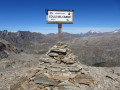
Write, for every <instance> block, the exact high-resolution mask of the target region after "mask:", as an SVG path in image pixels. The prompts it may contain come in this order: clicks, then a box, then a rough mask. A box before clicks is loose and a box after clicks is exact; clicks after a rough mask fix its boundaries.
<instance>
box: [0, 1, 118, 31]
mask: <svg viewBox="0 0 120 90" xmlns="http://www.w3.org/2000/svg"><path fill="white" fill-rule="evenodd" d="M45 9H66V10H70V9H71V10H75V11H74V23H73V24H63V28H62V31H63V32H70V33H81V32H83V33H85V32H87V31H89V30H96V31H101V32H109V31H113V30H115V29H120V0H0V30H4V29H7V30H9V31H18V30H23V31H24V30H27V31H28V30H29V31H32V32H41V33H57V31H58V26H57V24H46V14H45Z"/></svg>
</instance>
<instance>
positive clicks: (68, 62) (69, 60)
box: [62, 57, 74, 64]
mask: <svg viewBox="0 0 120 90" xmlns="http://www.w3.org/2000/svg"><path fill="white" fill-rule="evenodd" d="M62 61H63V62H64V63H66V64H73V63H74V61H73V60H72V59H69V58H67V57H65V58H64V59H62Z"/></svg>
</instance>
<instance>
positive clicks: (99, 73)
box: [0, 43, 120, 90]
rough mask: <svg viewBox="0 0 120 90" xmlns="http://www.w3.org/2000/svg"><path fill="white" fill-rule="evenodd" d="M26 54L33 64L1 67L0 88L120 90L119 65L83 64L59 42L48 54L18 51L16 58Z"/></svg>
mask: <svg viewBox="0 0 120 90" xmlns="http://www.w3.org/2000/svg"><path fill="white" fill-rule="evenodd" d="M14 56H16V55H14ZM25 57H28V58H27V59H28V62H31V64H29V65H31V66H32V67H31V66H29V67H24V68H17V69H14V70H6V71H1V72H0V82H1V83H0V90H120V68H119V67H114V68H107V67H106V68H105V67H104V68H103V67H91V66H86V65H83V64H81V63H80V62H79V60H78V58H77V57H76V56H75V55H74V54H73V53H72V51H71V50H70V49H69V48H68V47H67V46H66V45H63V44H62V43H58V44H57V45H55V46H53V47H52V48H51V49H50V50H49V51H48V52H47V55H41V56H34V55H32V54H31V55H27V54H25V53H21V54H19V55H17V56H16V59H17V58H18V59H20V58H25ZM35 57H36V59H35ZM38 57H39V59H38ZM10 58H12V56H11V57H10V56H9V59H10ZM14 59H15V58H14ZM33 59H35V61H34V60H33ZM22 60H24V59H22ZM34 62H37V63H34ZM33 63H34V64H33ZM22 64H26V62H25V63H22ZM32 64H33V65H32ZM1 65H3V64H1ZM15 65H16V66H14V67H17V66H19V64H18V65H17V64H15Z"/></svg>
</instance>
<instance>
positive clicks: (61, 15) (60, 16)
mask: <svg viewBox="0 0 120 90" xmlns="http://www.w3.org/2000/svg"><path fill="white" fill-rule="evenodd" d="M45 11H46V19H47V24H58V41H61V32H62V24H73V12H74V10H55V9H46V10H45Z"/></svg>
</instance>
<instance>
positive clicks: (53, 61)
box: [40, 58, 56, 63]
mask: <svg viewBox="0 0 120 90" xmlns="http://www.w3.org/2000/svg"><path fill="white" fill-rule="evenodd" d="M40 61H42V62H45V63H55V62H56V60H55V59H52V58H40Z"/></svg>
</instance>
